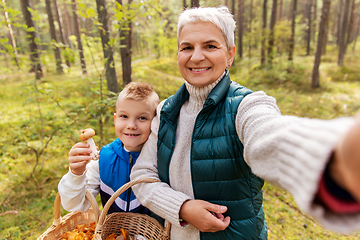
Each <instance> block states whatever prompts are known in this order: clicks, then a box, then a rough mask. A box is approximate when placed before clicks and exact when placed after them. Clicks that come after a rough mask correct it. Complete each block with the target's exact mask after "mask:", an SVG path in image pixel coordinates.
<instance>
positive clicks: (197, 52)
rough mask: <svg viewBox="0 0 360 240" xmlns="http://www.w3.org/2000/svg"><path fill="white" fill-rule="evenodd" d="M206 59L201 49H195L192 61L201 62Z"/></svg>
mask: <svg viewBox="0 0 360 240" xmlns="http://www.w3.org/2000/svg"><path fill="white" fill-rule="evenodd" d="M204 59H205V56H204V53H203V51H202V49H201V48H194V51H193V54H192V56H191V61H193V62H199V61H202V60H204Z"/></svg>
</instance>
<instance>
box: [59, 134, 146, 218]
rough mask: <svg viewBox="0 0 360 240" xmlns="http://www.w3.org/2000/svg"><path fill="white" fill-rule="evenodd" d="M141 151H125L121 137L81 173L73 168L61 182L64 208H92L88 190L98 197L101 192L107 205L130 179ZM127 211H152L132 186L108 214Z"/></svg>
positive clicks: (60, 190)
mask: <svg viewBox="0 0 360 240" xmlns="http://www.w3.org/2000/svg"><path fill="white" fill-rule="evenodd" d="M139 154H140V153H139V152H128V151H127V150H125V149H124V147H123V144H122V142H121V141H120V139H118V138H117V139H116V140H115V141H113V142H112V143H110V144H107V145H105V146H104V147H103V148H102V149H101V151H100V158H99V160H97V161H90V162H89V163H88V164H87V165H86V171H85V172H84V173H83V174H82V175H81V176H78V175H74V174H73V173H72V172H71V171H70V170H69V172H68V173H67V174H65V175H64V176H63V177H62V178H61V180H60V182H59V185H58V191H59V194H60V196H61V204H62V205H63V208H64V209H65V210H67V211H69V212H73V211H78V210H80V211H86V210H87V209H88V208H89V207H90V203H89V202H88V201H87V200H86V199H85V192H86V189H88V190H90V192H91V193H92V194H93V195H94V196H95V197H96V196H97V195H98V194H99V193H100V196H101V202H102V204H103V206H104V205H105V204H106V202H107V201H108V199H109V198H110V197H111V196H112V194H113V193H114V192H116V190H117V189H119V188H120V187H121V186H122V185H124V184H125V183H127V182H129V175H130V171H131V168H132V166H133V165H134V164H135V162H136V160H137V158H138V156H139ZM123 211H126V212H138V213H148V209H147V208H145V207H143V206H142V205H140V203H139V201H138V200H137V199H136V197H135V195H134V193H133V192H132V190H131V189H128V190H127V191H125V192H124V193H122V194H121V195H120V196H119V197H118V198H117V199H116V200H115V201H114V203H113V204H112V206H111V207H110V209H109V211H108V213H112V212H123Z"/></svg>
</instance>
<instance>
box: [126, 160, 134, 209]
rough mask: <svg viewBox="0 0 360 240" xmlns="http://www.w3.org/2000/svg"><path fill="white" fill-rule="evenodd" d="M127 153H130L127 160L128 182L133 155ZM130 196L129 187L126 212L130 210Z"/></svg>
mask: <svg viewBox="0 0 360 240" xmlns="http://www.w3.org/2000/svg"><path fill="white" fill-rule="evenodd" d="M129 155H130V160H129V172H128V182H129V181H130V172H131V169H132V165H133V157H132V155H131V154H130V153H129ZM130 197H131V188H129V189H128V190H127V202H126V212H129V210H130Z"/></svg>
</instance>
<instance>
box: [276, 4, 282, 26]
mask: <svg viewBox="0 0 360 240" xmlns="http://www.w3.org/2000/svg"><path fill="white" fill-rule="evenodd" d="M278 5H279V6H278V8H279V12H278V17H277V21H278V22H280V21H281V18H282V8H283V0H279V4H278Z"/></svg>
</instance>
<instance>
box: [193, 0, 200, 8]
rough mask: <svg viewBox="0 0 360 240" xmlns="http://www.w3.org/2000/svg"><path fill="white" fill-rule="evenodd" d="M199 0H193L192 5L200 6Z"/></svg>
mask: <svg viewBox="0 0 360 240" xmlns="http://www.w3.org/2000/svg"><path fill="white" fill-rule="evenodd" d="M199 6H200V4H199V0H191V7H199Z"/></svg>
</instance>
